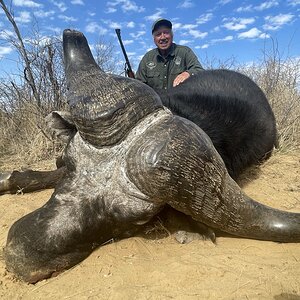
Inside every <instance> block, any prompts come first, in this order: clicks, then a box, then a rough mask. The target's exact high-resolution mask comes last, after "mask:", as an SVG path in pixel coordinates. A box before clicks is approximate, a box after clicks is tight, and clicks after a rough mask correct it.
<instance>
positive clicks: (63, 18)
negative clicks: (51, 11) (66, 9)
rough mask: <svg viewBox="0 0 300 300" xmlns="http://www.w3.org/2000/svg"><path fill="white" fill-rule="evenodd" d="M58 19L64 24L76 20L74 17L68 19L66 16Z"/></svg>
mask: <svg viewBox="0 0 300 300" xmlns="http://www.w3.org/2000/svg"><path fill="white" fill-rule="evenodd" d="M58 18H59V19H61V20H63V21H64V22H66V23H69V22H76V21H77V19H76V18H74V17H68V16H65V15H59V16H58Z"/></svg>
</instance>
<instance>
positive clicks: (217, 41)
mask: <svg viewBox="0 0 300 300" xmlns="http://www.w3.org/2000/svg"><path fill="white" fill-rule="evenodd" d="M232 40H233V36H232V35H228V36H225V37H224V38H222V39H213V40H212V43H214V44H215V43H220V42H229V41H232Z"/></svg>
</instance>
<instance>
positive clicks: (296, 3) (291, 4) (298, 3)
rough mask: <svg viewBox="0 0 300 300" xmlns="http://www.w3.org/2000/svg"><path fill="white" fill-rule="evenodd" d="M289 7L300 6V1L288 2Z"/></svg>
mask: <svg viewBox="0 0 300 300" xmlns="http://www.w3.org/2000/svg"><path fill="white" fill-rule="evenodd" d="M288 5H290V6H297V5H300V0H288Z"/></svg>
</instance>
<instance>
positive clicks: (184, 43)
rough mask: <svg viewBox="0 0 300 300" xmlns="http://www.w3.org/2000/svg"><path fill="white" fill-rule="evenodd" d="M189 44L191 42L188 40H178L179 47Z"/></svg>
mask: <svg viewBox="0 0 300 300" xmlns="http://www.w3.org/2000/svg"><path fill="white" fill-rule="evenodd" d="M191 42H193V41H189V40H180V41H179V42H178V44H179V45H187V44H189V43H191Z"/></svg>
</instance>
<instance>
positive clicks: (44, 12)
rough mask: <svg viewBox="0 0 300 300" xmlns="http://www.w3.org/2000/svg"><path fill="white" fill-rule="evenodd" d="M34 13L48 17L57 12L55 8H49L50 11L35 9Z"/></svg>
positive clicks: (37, 15)
mask: <svg viewBox="0 0 300 300" xmlns="http://www.w3.org/2000/svg"><path fill="white" fill-rule="evenodd" d="M33 14H34V15H35V16H36V17H38V18H48V17H51V16H53V15H54V14H55V11H54V10H49V11H43V10H37V11H34V12H33Z"/></svg>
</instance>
